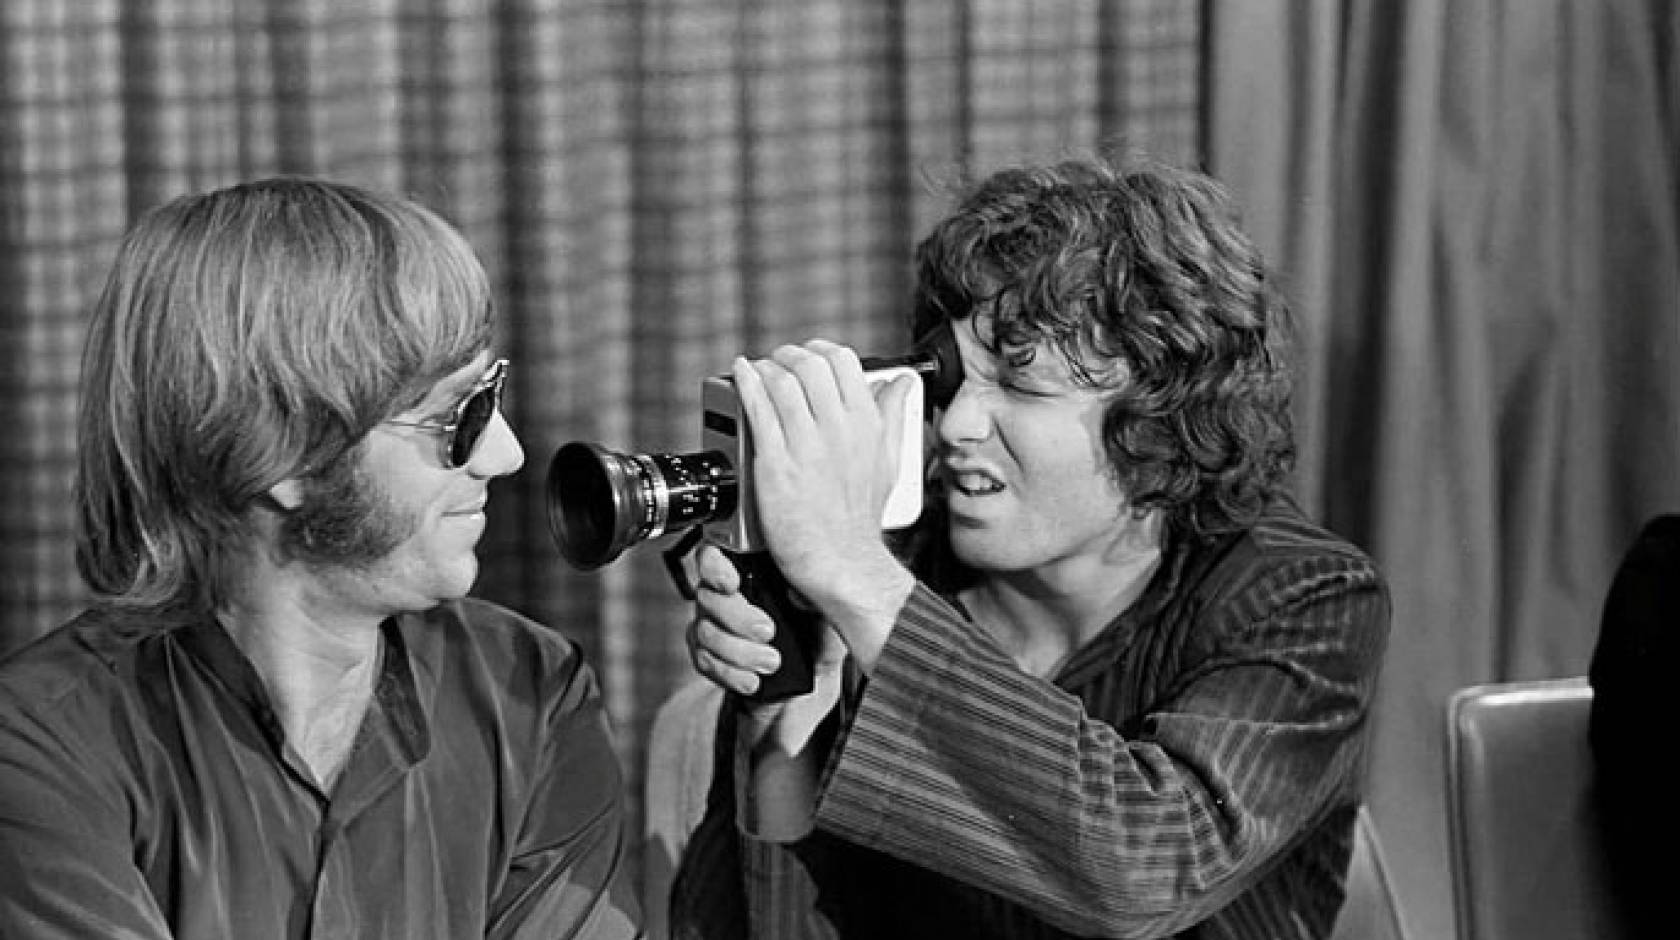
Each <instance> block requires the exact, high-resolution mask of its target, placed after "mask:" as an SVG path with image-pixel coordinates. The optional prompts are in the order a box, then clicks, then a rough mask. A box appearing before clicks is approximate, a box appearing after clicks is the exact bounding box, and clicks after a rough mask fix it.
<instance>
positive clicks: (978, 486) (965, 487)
mask: <svg viewBox="0 0 1680 940" xmlns="http://www.w3.org/2000/svg"><path fill="white" fill-rule="evenodd" d="M951 485H952V486H955V487H956V488H957V489H958V490H960V491H962V492H963V493H966V494H968V495H970V496H980V495H984V494H986V493H996V492H998V491H999V490H1002V489H1003V484H1002V483H999V482H998V481H996V480H994V479H992V478H991V477H989V476H986V475H985V474H984V473H973V472H965V473H956V474H953V475H952V476H951Z"/></svg>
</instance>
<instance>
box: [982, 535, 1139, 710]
mask: <svg viewBox="0 0 1680 940" xmlns="http://www.w3.org/2000/svg"><path fill="white" fill-rule="evenodd" d="M1162 536H1163V529H1162V525H1161V520H1160V514H1159V513H1152V514H1150V515H1149V516H1148V517H1146V518H1145V519H1143V520H1140V521H1139V523H1138V525H1136V526H1127V527H1126V528H1125V530H1124V531H1123V532H1122V533H1121V534H1120V535H1119V536H1118V537H1117V538H1116V539H1115V541H1114V542H1113V543H1111V544H1110V545H1109V546H1108V547H1107V548H1106V549H1105V550H1104V552H1103V553H1102V554H1101V555H1100V556H1095V557H1085V556H1081V557H1078V558H1071V559H1067V560H1064V561H1062V562H1059V563H1057V564H1054V565H1047V566H1043V567H1040V568H1034V569H1031V570H1027V571H1018V572H997V573H992V574H989V575H987V576H986V577H985V578H983V579H982V580H981V581H980V582H979V583H978V584H976V585H975V586H974V587H972V588H970V589H969V590H968V591H965V592H964V594H963V598H962V599H963V602H964V604H965V605H966V606H967V607H968V608H969V610H970V612H972V613H973V615H974V618H975V621H976V622H977V623H979V624H980V625H981V626H982V627H984V628H986V629H987V631H988V632H989V633H991V635H992V636H993V637H994V638H995V639H996V640H997V641H998V642H999V643H1000V644H1001V645H1002V646H1003V648H1004V649H1005V650H1006V651H1008V652H1009V653H1010V654H1011V655H1013V656H1014V657H1015V660H1016V662H1017V663H1019V664H1020V665H1021V667H1022V668H1023V669H1025V670H1026V671H1027V672H1029V673H1031V674H1033V675H1036V676H1040V677H1042V678H1049V677H1050V676H1053V675H1054V674H1055V673H1056V671H1057V670H1058V669H1060V668H1061V666H1062V664H1064V663H1065V662H1067V660H1068V658H1069V657H1071V656H1072V655H1073V653H1074V652H1075V651H1076V650H1078V649H1079V648H1080V647H1081V646H1084V645H1085V644H1086V643H1087V642H1089V641H1090V640H1091V639H1092V638H1093V637H1095V636H1096V635H1097V634H1099V633H1101V632H1102V631H1103V630H1104V629H1106V628H1107V627H1108V625H1109V624H1110V623H1113V622H1114V618H1116V617H1118V616H1120V615H1121V614H1122V613H1124V612H1125V611H1126V610H1127V609H1128V608H1130V607H1131V606H1132V604H1134V603H1136V602H1137V599H1138V598H1139V597H1140V596H1141V595H1142V594H1143V591H1144V589H1145V588H1146V587H1148V586H1149V579H1150V578H1151V577H1153V576H1154V574H1155V570H1156V569H1157V568H1159V567H1160V564H1161V552H1162V540H1163V539H1162Z"/></svg>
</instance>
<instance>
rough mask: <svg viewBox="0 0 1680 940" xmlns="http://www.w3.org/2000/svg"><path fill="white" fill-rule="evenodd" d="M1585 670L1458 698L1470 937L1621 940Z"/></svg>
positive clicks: (1461, 926)
mask: <svg viewBox="0 0 1680 940" xmlns="http://www.w3.org/2000/svg"><path fill="white" fill-rule="evenodd" d="M1591 710H1592V687H1591V686H1589V685H1588V684H1587V680H1586V678H1585V677H1584V676H1579V677H1573V678H1568V679H1545V680H1537V681H1529V682H1505V683H1493V684H1487V685H1477V686H1472V687H1470V688H1466V689H1460V690H1459V691H1458V692H1455V693H1454V694H1453V696H1452V698H1451V699H1450V701H1449V702H1448V706H1447V810H1448V828H1449V830H1450V832H1449V839H1450V849H1451V853H1450V854H1451V856H1452V874H1453V896H1454V912H1455V915H1456V921H1457V925H1458V938H1459V940H1554V938H1556V940H1563V938H1569V940H1578V938H1582V937H1591V938H1594V940H1618V938H1623V937H1626V936H1628V935H1627V934H1626V933H1625V932H1624V931H1623V929H1622V927H1621V925H1620V924H1619V922H1618V919H1617V915H1616V909H1615V906H1614V902H1613V900H1612V897H1611V894H1610V882H1609V875H1608V870H1607V867H1606V863H1605V858H1604V851H1603V848H1602V846H1601V844H1600V841H1599V840H1600V836H1599V829H1598V819H1597V811H1596V809H1595V807H1594V805H1593V798H1592V778H1593V764H1592V752H1591V749H1590V747H1589V745H1588V743H1587V720H1588V717H1589V715H1590V713H1591Z"/></svg>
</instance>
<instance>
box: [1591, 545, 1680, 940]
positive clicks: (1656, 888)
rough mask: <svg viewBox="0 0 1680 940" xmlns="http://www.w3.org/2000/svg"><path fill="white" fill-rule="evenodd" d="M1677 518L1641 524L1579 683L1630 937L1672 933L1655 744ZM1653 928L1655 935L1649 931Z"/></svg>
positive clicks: (1675, 605)
mask: <svg viewBox="0 0 1680 940" xmlns="http://www.w3.org/2000/svg"><path fill="white" fill-rule="evenodd" d="M1677 636H1680V515H1673V516H1659V517H1657V518H1656V519H1653V520H1651V521H1650V522H1649V523H1647V524H1646V525H1645V528H1644V529H1643V530H1642V531H1641V532H1640V533H1639V537H1638V538H1637V539H1635V540H1634V543H1633V545H1631V546H1630V547H1629V548H1628V551H1627V554H1626V555H1624V556H1623V558H1622V561H1621V565H1620V566H1619V567H1618V568H1617V570H1616V577H1615V579H1614V580H1613V581H1612V582H1611V584H1610V591H1609V593H1608V594H1607V596H1606V597H1605V601H1604V614H1603V618H1602V621H1601V623H1600V626H1599V633H1598V643H1597V645H1596V646H1595V647H1594V649H1593V657H1592V665H1591V667H1590V668H1589V670H1588V674H1587V678H1588V681H1589V682H1590V683H1591V685H1592V687H1593V703H1592V715H1591V719H1590V724H1589V726H1588V740H1589V741H1590V743H1591V745H1592V754H1593V764H1594V780H1593V791H1594V794H1595V801H1594V802H1595V803H1596V804H1597V807H1598V813H1599V821H1600V824H1601V831H1602V832H1603V834H1604V846H1605V851H1606V853H1607V856H1608V860H1609V863H1610V876H1611V885H1612V889H1613V890H1614V891H1615V893H1616V895H1617V897H1618V900H1619V901H1620V903H1621V906H1622V909H1623V915H1624V917H1625V918H1626V921H1627V924H1628V926H1629V927H1630V928H1631V933H1630V936H1635V937H1655V936H1660V935H1662V934H1663V933H1666V932H1672V930H1673V927H1672V925H1671V924H1670V923H1669V922H1670V921H1671V920H1672V919H1673V918H1672V915H1671V914H1670V913H1669V912H1668V911H1667V909H1666V903H1665V902H1666V897H1665V892H1666V891H1667V890H1668V887H1669V882H1670V881H1671V880H1672V879H1671V878H1670V877H1669V873H1670V871H1671V868H1670V866H1671V865H1672V864H1673V863H1672V861H1671V860H1669V859H1668V858H1667V856H1668V854H1669V853H1670V852H1671V851H1672V847H1673V845H1674V837H1675V836H1676V835H1680V831H1677V830H1680V827H1676V826H1675V825H1674V823H1673V816H1672V814H1670V813H1668V812H1667V811H1666V810H1665V809H1664V808H1663V807H1665V806H1666V805H1667V801H1668V778H1667V776H1666V775H1664V774H1662V773H1659V772H1657V767H1658V766H1659V765H1661V764H1665V763H1666V760H1665V759H1664V758H1663V754H1662V752H1663V750H1664V749H1663V747H1662V745H1661V741H1662V738H1663V735H1664V732H1663V731H1662V730H1661V729H1662V728H1663V727H1666V726H1667V722H1666V721H1665V720H1664V719H1663V718H1662V716H1664V715H1672V714H1674V700H1673V699H1672V698H1671V697H1670V696H1669V692H1668V683H1669V682H1672V681H1673V675H1672V673H1673V669H1674V663H1675V657H1676V656H1677V655H1680V644H1676V642H1675V640H1676V638H1677ZM1659 925H1661V927H1659Z"/></svg>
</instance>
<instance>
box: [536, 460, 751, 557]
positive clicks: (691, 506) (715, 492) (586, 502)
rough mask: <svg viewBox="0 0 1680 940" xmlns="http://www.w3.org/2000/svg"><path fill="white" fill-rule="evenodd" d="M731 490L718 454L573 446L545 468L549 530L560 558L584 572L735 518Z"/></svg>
mask: <svg viewBox="0 0 1680 940" xmlns="http://www.w3.org/2000/svg"><path fill="white" fill-rule="evenodd" d="M737 491H738V486H737V483H736V479H735V471H734V469H733V468H732V467H731V466H730V464H729V459H728V458H727V457H725V456H724V455H723V454H721V453H719V452H717V451H702V452H699V453H692V454H665V453H648V454H620V453H615V452H613V451H610V450H607V449H606V448H604V447H601V446H600V445H598V444H591V443H587V442H583V441H573V442H572V443H570V444H566V445H564V446H562V447H561V448H560V449H559V450H558V451H556V452H555V454H554V459H553V460H551V461H549V465H548V525H549V529H550V531H551V532H552V533H553V535H554V541H555V542H556V543H557V544H558V545H559V547H560V555H561V556H562V557H563V558H565V559H566V561H567V562H568V563H570V564H571V565H572V566H573V567H575V568H579V569H583V570H590V569H594V568H599V567H601V566H602V565H604V564H606V563H608V562H610V561H612V560H613V559H614V558H617V557H618V556H619V555H620V554H621V553H622V552H623V551H624V550H625V549H627V548H630V547H632V546H634V545H637V544H639V543H641V542H643V541H646V540H647V539H651V538H658V537H659V536H661V535H664V534H665V533H666V532H675V531H679V530H682V529H687V528H690V527H692V526H696V525H703V524H705V523H707V522H711V521H713V520H715V519H723V518H727V517H728V516H729V515H730V514H732V513H734V511H735V503H736V499H737Z"/></svg>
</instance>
